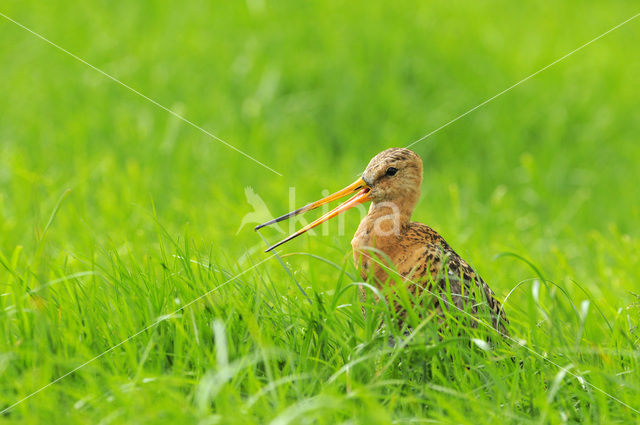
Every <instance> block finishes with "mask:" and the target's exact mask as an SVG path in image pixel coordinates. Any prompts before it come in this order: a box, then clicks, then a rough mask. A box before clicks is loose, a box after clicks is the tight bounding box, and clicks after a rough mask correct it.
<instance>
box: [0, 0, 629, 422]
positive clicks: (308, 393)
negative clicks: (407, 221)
mask: <svg viewBox="0 0 640 425" xmlns="http://www.w3.org/2000/svg"><path fill="white" fill-rule="evenodd" d="M0 12H2V13H4V14H6V15H8V16H10V17H11V18H13V19H16V20H17V21H19V22H21V23H23V24H25V25H26V26H28V27H30V28H32V29H33V30H35V31H38V32H39V33H41V34H43V35H44V36H45V37H48V38H50V39H51V40H52V41H54V42H56V43H58V44H59V45H61V46H63V47H64V48H66V49H68V50H69V51H71V52H73V53H75V54H77V55H79V56H80V57H82V58H83V59H85V60H87V61H88V62H90V63H91V64H93V65H95V66H97V67H99V68H101V69H103V70H105V71H106V72H108V73H110V74H112V75H114V76H116V77H117V78H119V79H121V80H122V81H124V82H125V83H126V84H129V85H130V86H132V87H134V88H136V89H137V90H139V91H140V92H142V93H144V94H145V95H148V96H150V97H151V98H153V99H154V100H156V101H158V102H159V103H161V104H162V105H165V106H167V107H170V108H171V109H173V110H175V111H177V112H178V113H180V114H183V115H184V116H185V117H187V118H188V119H189V120H191V121H193V122H194V123H197V124H198V125H200V126H202V127H203V128H205V129H207V130H209V131H211V132H212V133H214V134H216V135H217V136H219V137H221V138H222V139H224V140H226V141H228V142H229V143H231V144H233V145H234V146H237V147H238V148H240V149H242V150H244V151H246V152H248V153H250V154H251V155H253V156H255V157H256V158H257V159H259V160H260V161H263V162H265V163H266V164H267V165H269V166H270V167H273V168H274V169H275V170H278V171H279V172H281V173H282V174H283V176H282V177H280V176H278V175H276V174H273V173H271V172H270V171H268V170H266V169H264V168H262V167H260V166H259V165H256V164H255V163H252V162H250V161H248V160H247V159H246V158H244V157H242V156H241V155H238V154H237V153H235V152H234V151H232V150H230V149H228V148H225V147H224V146H222V145H221V144H220V143H219V142H216V141H215V140H212V139H211V138H209V137H208V136H206V135H204V134H202V133H201V132H199V131H197V130H196V129H194V128H192V127H190V126H188V125H186V124H185V123H183V122H181V121H179V120H177V119H176V118H175V117H172V116H171V115H169V114H167V113H166V112H165V111H163V110H161V109H159V108H157V107H155V106H153V105H152V104H151V103H149V102H148V101H146V100H144V99H142V98H140V97H138V96H136V95H135V94H133V93H131V92H130V91H128V90H126V89H125V88H123V87H122V86H119V85H117V84H115V83H114V82H113V81H110V80H108V79H106V78H105V77H104V76H102V75H100V74H98V73H96V72H95V71H93V70H91V69H90V68H88V67H86V66H85V65H83V64H81V63H79V62H78V61H75V60H74V59H72V58H71V57H69V56H67V55H64V54H63V53H61V52H59V51H58V50H56V49H54V48H53V47H51V46H50V45H48V44H46V43H44V42H43V41H41V40H39V39H37V38H36V37H34V36H33V35H30V34H29V33H27V32H26V31H24V30H22V29H20V28H19V27H17V26H16V25H14V24H12V23H10V22H8V21H6V20H4V19H3V18H1V19H0V39H2V40H3V43H1V44H0V58H2V67H1V68H0V93H2V96H0V112H1V113H0V329H1V330H0V409H3V408H4V407H7V406H10V405H12V404H13V403H15V402H17V401H18V400H20V399H22V398H23V397H25V396H27V395H29V394H31V393H33V392H34V391H36V390H38V389H40V388H42V387H43V386H45V385H47V384H48V383H49V382H51V381H53V380H54V379H56V378H58V377H60V376H63V375H64V374H66V373H68V372H69V371H72V370H73V369H74V368H76V367H78V366H80V365H82V364H83V363H84V362H86V361H88V360H90V359H92V358H94V357H95V356H98V355H100V354H101V353H103V352H105V350H108V349H109V348H110V347H113V346H115V345H116V344H118V343H120V342H122V341H125V340H126V342H125V343H123V344H121V345H119V346H117V347H115V348H114V349H113V350H111V351H109V352H107V353H106V354H104V355H102V356H101V357H99V358H97V359H96V360H95V361H92V362H91V363H89V364H87V365H86V366H83V367H82V368H80V369H79V370H77V371H75V372H74V373H72V374H70V375H69V376H67V377H65V378H64V379H62V380H60V381H59V382H56V383H55V384H53V385H51V386H49V387H47V388H45V389H43V390H42V391H41V392H39V393H37V394H35V395H34V396H33V397H31V398H29V399H27V400H25V401H24V402H22V403H20V404H18V405H16V406H15V407H13V408H12V409H11V410H10V411H8V412H6V413H4V414H3V415H0V423H27V424H28V423H43V422H46V423H65V424H75V423H105V424H106V423H188V422H197V423H202V424H209V423H211V424H212V423H225V424H226V423H274V424H284V423H317V424H323V423H327V424H334V423H342V422H355V423H423V422H425V423H430V422H445V423H474V424H476V423H495V422H496V421H499V422H501V423H502V422H504V423H632V422H635V421H637V420H638V416H637V414H636V412H634V411H633V410H632V409H631V408H629V407H625V406H624V405H623V404H621V403H619V402H617V401H615V400H613V399H612V398H611V397H608V396H607V395H605V394H603V393H602V392H600V391H599V390H602V391H605V392H607V393H609V394H611V395H613V396H614V397H616V398H617V399H619V400H620V401H621V402H623V403H625V404H627V405H629V406H631V407H632V408H635V409H640V385H639V384H638V382H640V369H639V368H640V364H639V357H640V356H639V354H638V353H639V352H640V351H639V350H638V344H639V341H638V338H639V334H638V328H637V326H638V323H639V321H640V299H639V298H638V295H637V294H638V289H637V288H638V285H637V282H638V278H639V277H640V274H639V271H638V264H639V262H640V254H639V253H640V233H639V232H638V227H637V223H638V221H639V220H640V208H639V207H638V205H639V203H638V195H637V182H638V181H639V180H640V168H638V166H637V164H638V161H639V160H640V145H638V144H637V143H636V139H637V134H638V133H639V132H640V120H639V119H638V113H637V111H638V106H639V105H638V99H637V94H636V92H635V90H633V89H634V88H635V85H636V81H637V75H638V74H639V72H640V59H638V57H637V55H634V54H633V53H634V52H635V50H634V46H637V45H638V42H639V41H640V32H639V31H638V26H639V25H640V21H632V22H630V23H628V24H627V25H625V26H623V27H622V28H620V29H618V30H616V31H615V32H613V33H611V34H609V35H607V36H606V37H605V38H603V39H601V40H599V41H597V42H595V43H593V44H592V45H590V46H588V47H587V48H585V49H584V50H581V51H580V52H578V53H576V54H575V55H573V56H571V57H569V58H568V59H566V60H564V61H563V62H561V63H559V64H557V65H555V66H553V67H552V68H549V69H548V70H546V71H545V72H543V73H541V74H539V75H537V76H536V77H535V78H533V79H531V80H529V81H527V82H526V83H524V84H522V85H521V86H518V87H517V88H515V89H513V90H512V91H510V92H508V93H507V94H505V95H503V96H501V97H500V98H498V99H496V100H494V101H493V102H491V103H489V104H487V105H486V106H484V107H483V108H482V109H479V110H477V111H475V112H473V113H472V114H469V115H468V116H466V117H464V118H463V119H461V120H459V121H457V122H456V123H454V124H452V125H451V126H448V127H447V128H445V129H443V130H441V131H439V132H438V133H436V134H434V135H433V136H431V137H429V138H428V139H427V140H425V141H423V142H421V143H419V144H417V145H416V146H414V149H415V150H416V152H418V153H419V154H420V155H421V156H422V157H423V159H424V161H425V182H424V187H423V196H422V199H421V202H420V203H419V206H418V208H417V210H416V212H415V214H414V217H415V219H416V220H419V221H422V222H425V223H427V224H429V225H431V226H432V227H434V228H435V229H437V230H438V231H439V232H441V233H442V234H443V235H444V236H445V238H446V239H447V240H448V241H449V242H450V243H451V244H452V246H453V247H454V248H455V249H456V250H457V251H458V252H459V253H460V254H461V255H462V256H463V257H464V258H466V259H467V260H469V261H470V262H471V263H472V264H473V266H474V267H475V268H476V269H477V270H478V271H479V272H480V274H481V275H482V276H483V277H484V279H485V280H486V281H487V282H488V283H489V284H490V285H491V287H492V288H493V289H494V291H495V292H496V294H497V295H498V296H499V297H500V298H501V299H503V300H505V299H506V301H505V303H504V304H505V308H506V311H507V314H508V315H509V318H510V320H511V328H510V330H511V334H512V335H513V337H514V338H515V339H516V340H518V341H520V340H522V341H524V342H526V345H525V346H524V347H523V346H521V345H519V344H517V343H514V342H513V341H508V340H507V341H504V342H498V343H495V344H493V345H486V344H484V343H483V342H484V341H485V339H486V338H487V336H488V332H490V331H488V330H486V329H484V328H483V327H481V326H480V327H478V328H468V326H466V325H465V324H464V323H462V322H456V318H455V317H451V318H450V323H451V328H450V329H449V331H448V332H449V333H448V334H447V333H446V332H445V334H444V335H442V336H440V337H438V336H437V335H436V333H437V329H438V326H437V323H435V322H434V321H433V319H430V318H429V317H423V318H415V319H414V320H415V322H414V323H413V324H414V326H416V327H419V329H420V331H419V332H417V333H416V335H415V336H414V337H413V338H412V339H408V340H406V339H405V340H403V343H402V344H400V345H397V346H396V347H394V348H392V347H390V346H389V344H388V333H389V332H391V333H394V332H396V334H397V333H398V332H400V330H397V329H394V327H393V326H392V325H389V326H387V327H386V328H384V329H385V330H384V331H382V330H380V329H379V324H380V323H381V322H386V323H390V318H391V315H392V313H391V312H390V311H389V309H388V308H387V307H386V306H385V304H383V303H375V302H373V301H372V300H371V298H370V297H369V299H368V300H367V301H366V302H364V304H362V303H361V302H360V301H359V298H358V290H359V288H360V287H362V286H363V285H364V284H363V283H362V282H359V279H358V278H357V276H358V272H357V270H354V268H353V265H352V263H351V253H350V245H349V241H350V238H351V233H352V231H353V230H355V227H356V226H357V222H358V219H359V217H358V214H357V213H354V214H348V215H347V217H345V225H344V228H345V229H346V230H345V232H340V231H339V229H338V225H337V224H335V223H334V224H332V225H331V226H330V227H329V232H328V233H329V235H325V236H322V235H318V236H312V237H304V238H300V239H298V240H295V241H292V242H291V243H289V244H287V245H284V246H283V248H282V250H281V251H280V253H281V256H282V260H283V262H284V264H285V265H286V268H283V267H282V265H281V264H280V263H279V262H278V260H277V259H276V258H275V257H269V255H268V254H263V253H262V252H261V251H262V249H263V248H264V247H265V246H266V245H265V242H264V241H262V240H261V239H260V238H259V237H258V235H256V234H255V233H254V232H253V231H252V229H251V227H252V226H251V225H247V226H245V227H243V228H242V229H240V230H239V231H238V228H239V227H240V223H241V220H242V217H243V216H244V215H245V214H246V213H249V212H251V211H252V207H251V206H250V205H249V204H248V203H247V202H246V199H245V188H247V187H252V188H253V190H254V191H255V193H257V194H258V195H259V196H260V197H261V198H262V199H263V200H264V201H265V202H266V204H267V205H268V206H269V209H270V211H271V212H272V213H273V214H278V213H283V212H285V211H288V210H289V205H288V187H290V186H291V187H293V186H295V188H296V204H297V205H301V204H304V203H305V202H308V201H310V200H314V199H317V198H318V197H319V195H320V194H321V192H322V191H323V190H330V191H333V190H336V189H339V188H341V187H343V186H344V185H346V184H348V183H350V182H351V181H353V180H354V176H355V175H356V174H357V173H358V172H361V171H362V169H363V168H364V166H365V165H366V163H367V162H368V160H369V158H370V157H371V156H373V155H374V154H375V153H377V152H378V151H380V150H382V149H384V148H386V147H389V146H404V145H407V144H409V143H410V142H412V141H413V140H416V139H418V138H420V137H421V136H423V135H424V134H426V133H428V132H430V131H431V130H433V129H435V128H437V127H439V126H440V125H442V124H443V123H445V122H447V121H449V120H451V119H452V118H454V117H456V116H458V115H459V114H461V113H463V112H465V111H467V110H468V109H470V108H472V107H473V106H475V105H477V104H479V103H480V102H482V101H484V100H485V99H487V98H489V97H491V96H493V95H494V94H496V93H498V92H499V91H501V90H503V89H504V88H506V87H508V86H509V85H511V84H513V83H514V82H516V81H518V80H520V79H521V78H523V77H525V76H527V75H529V74H531V73H532V72H534V71H536V70H538V69H540V68H542V67H543V66H546V65H547V64H549V63H551V62H553V61H554V60H555V59H557V58H558V57H560V56H562V55H564V54H565V53H567V52H569V51H571V50H573V49H574V48H576V47H578V46H580V45H582V44H583V43H585V42H587V41H589V40H591V39H592V38H594V37H595V36H597V35H599V34H601V33H603V32H604V31H606V30H608V29H609V28H611V27H613V26H614V25H617V24H618V23H620V22H622V21H623V20H625V19H627V18H629V17H630V16H632V15H634V14H636V13H638V10H637V6H636V5H635V3H634V2H631V1H620V2H615V3H611V2H604V1H588V2H586V3H585V2H577V1H568V2H563V3H562V4H551V3H549V4H546V3H525V4H522V3H517V4H516V3H513V2H508V1H497V0H496V1H490V2H485V3H478V2H469V1H456V2H454V3H451V2H443V1H436V2H429V3H423V2H420V3H415V4H411V5H408V4H407V5H404V6H403V7H401V8H392V7H390V6H389V5H387V4H385V3H382V2H362V1H357V2H350V3H349V4H344V3H341V2H333V1H329V2H316V3H299V2H291V1H285V2H278V3H272V2H265V3H263V2H261V1H255V0H254V1H247V2H246V3H245V2H242V3H241V2H234V3H227V4H218V3H209V2H190V3H188V4H185V5H177V4H168V3H164V2H160V1H146V2H128V3H122V4H112V3H111V2H104V1H95V0H92V1H90V2H88V3H86V2H85V3H82V4H79V5H76V6H75V7H73V8H69V7H68V5H67V4H66V3H64V2H62V1H59V0H55V1H52V2H47V3H46V4H44V3H42V2H34V1H20V2H18V1H14V0H8V1H5V2H3V4H2V6H0ZM299 225H300V223H298V224H297V226H299ZM263 234H264V237H265V238H267V240H268V241H270V242H273V241H276V240H277V239H278V238H279V237H280V236H281V234H280V233H278V232H277V231H275V230H265V231H264V233H263ZM298 284H299V285H300V287H301V288H302V289H303V290H304V292H305V293H306V296H305V295H304V294H303V293H302V291H300V289H299V288H298ZM307 296H308V299H309V300H310V301H311V303H309V302H308V300H307ZM194 300H196V301H195V302H192V301H194ZM362 308H364V309H365V310H366V311H367V315H366V317H364V318H363V316H362V313H361V309H362ZM147 327H148V329H146V330H144V331H143V332H140V331H141V330H143V329H145V328H147ZM138 332H140V333H139V334H137V333H138ZM400 333H401V332H400ZM458 333H460V335H458ZM132 335H136V336H135V337H134V338H131V339H130V340H128V338H130V337H131V336H132ZM527 348H530V349H531V350H534V351H535V352H536V353H539V354H541V355H542V356H543V358H541V357H539V356H538V355H536V354H534V353H533V352H532V351H529V350H528V349H527ZM558 366H560V367H558ZM596 388H597V389H596ZM598 389H599V390H598Z"/></svg>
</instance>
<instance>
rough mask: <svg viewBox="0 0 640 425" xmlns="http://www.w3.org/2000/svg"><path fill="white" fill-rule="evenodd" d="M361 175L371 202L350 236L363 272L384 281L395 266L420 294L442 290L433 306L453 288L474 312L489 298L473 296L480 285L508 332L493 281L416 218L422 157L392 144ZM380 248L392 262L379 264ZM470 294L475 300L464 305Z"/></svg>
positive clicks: (453, 296) (498, 325) (494, 319)
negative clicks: (391, 171) (491, 285)
mask: <svg viewBox="0 0 640 425" xmlns="http://www.w3.org/2000/svg"><path fill="white" fill-rule="evenodd" d="M390 167H393V168H395V169H397V172H396V173H395V174H394V175H392V176H389V175H387V170H388V169H389V168H390ZM362 177H363V180H364V181H365V182H367V184H368V185H369V186H370V187H371V193H370V198H371V200H372V204H371V207H370V209H369V213H368V214H367V216H366V217H365V218H364V219H363V220H362V222H361V223H360V226H359V227H358V230H357V231H356V233H355V235H354V237H353V240H352V241H351V245H352V247H353V254H354V260H355V262H356V265H357V266H359V268H360V271H361V275H362V278H363V279H368V280H373V281H374V282H375V283H376V284H377V285H380V286H381V285H384V284H387V283H392V282H393V278H395V277H396V276H393V272H391V271H390V267H389V266H391V267H392V268H394V269H395V270H396V271H397V273H398V274H400V275H401V276H402V277H403V278H405V279H406V280H407V281H408V285H409V290H410V291H411V292H412V293H414V294H416V297H417V298H419V293H420V292H422V291H423V290H424V289H425V288H426V289H427V290H429V291H430V292H433V293H435V294H436V296H437V298H436V299H435V300H434V303H433V306H434V308H436V309H441V308H442V307H443V305H442V304H446V302H443V301H442V298H444V299H447V300H448V297H447V295H445V292H447V291H448V290H450V293H451V300H452V301H453V302H454V303H455V305H456V307H458V308H460V309H466V310H469V312H470V313H471V314H476V313H477V311H478V307H479V306H480V305H481V303H482V302H484V301H485V300H478V299H474V298H473V297H474V295H475V294H477V293H478V292H479V291H475V289H481V292H480V293H481V294H483V295H484V298H486V302H487V303H488V304H489V307H490V311H491V312H492V322H493V323H492V324H493V326H494V327H495V328H496V329H498V330H499V331H501V332H502V333H504V334H506V329H505V326H506V324H507V323H508V321H507V318H506V316H505V313H504V311H503V310H502V308H501V306H500V303H499V302H498V300H496V298H495V295H494V293H493V291H492V290H491V289H490V288H489V286H488V285H487V284H486V283H485V282H484V281H483V280H482V278H481V277H480V276H479V275H478V274H477V273H476V272H475V271H474V270H473V269H472V268H471V267H470V266H469V264H467V262H466V261H464V260H463V259H462V258H461V257H460V256H459V255H458V254H457V253H456V252H455V251H454V250H453V249H452V248H451V246H449V244H448V243H447V242H446V241H445V240H444V238H443V237H442V236H440V235H439V234H438V233H437V232H436V231H435V230H433V229H432V228H430V227H429V226H427V225H425V224H422V223H417V222H412V221H411V215H412V212H413V209H414V207H415V205H416V203H417V201H418V198H419V196H420V186H421V183H422V160H421V159H420V157H419V156H418V155H416V154H415V153H414V152H412V151H410V150H408V149H403V148H391V149H387V150H385V151H383V152H381V153H379V154H378V155H376V156H375V157H374V158H373V159H372V160H371V162H370V163H369V165H368V166H367V168H366V169H365V171H364V173H363V176H362ZM371 248H374V250H372V249H371ZM375 250H379V251H381V252H382V253H384V254H385V256H386V257H388V259H389V260H390V261H391V262H392V265H380V264H379V262H380V261H382V258H383V256H375V254H374V252H375ZM372 257H378V258H376V260H374V258H372ZM390 274H391V275H392V276H390ZM467 299H469V300H470V301H471V302H470V304H468V305H465V304H466V303H465V300H467ZM444 307H447V305H444ZM473 323H475V322H473Z"/></svg>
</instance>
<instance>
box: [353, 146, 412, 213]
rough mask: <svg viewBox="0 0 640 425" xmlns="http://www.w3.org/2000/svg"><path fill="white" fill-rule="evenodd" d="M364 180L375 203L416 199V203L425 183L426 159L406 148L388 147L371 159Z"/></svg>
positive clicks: (363, 175) (402, 201)
mask: <svg viewBox="0 0 640 425" xmlns="http://www.w3.org/2000/svg"><path fill="white" fill-rule="evenodd" d="M362 180H363V181H364V182H365V184H366V185H367V187H369V188H370V193H369V198H370V199H371V200H372V201H373V202H374V203H376V202H396V203H404V202H407V201H413V202H414V205H415V202H416V201H417V199H418V196H419V195H420V185H421V184H422V159H420V157H419V156H418V155H417V154H416V153H415V152H413V151H410V150H409V149H405V148H390V149H387V150H384V151H382V152H380V153H379V154H377V155H376V156H374V157H373V158H372V159H371V161H370V162H369V165H367V168H365V170H364V173H362Z"/></svg>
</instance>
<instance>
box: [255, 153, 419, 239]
mask: <svg viewBox="0 0 640 425" xmlns="http://www.w3.org/2000/svg"><path fill="white" fill-rule="evenodd" d="M421 183H422V160H421V159H420V157H419V156H418V155H417V154H415V153H414V152H412V151H410V150H409V149H405V148H390V149H387V150H384V151H382V152H380V153H379V154H377V155H376V156H374V157H373V159H371V161H370V162H369V165H367V168H365V170H364V173H362V177H360V178H359V179H358V180H356V181H355V182H353V183H352V184H350V185H349V186H347V187H345V188H344V189H342V190H339V191H338V192H336V193H334V194H332V195H329V196H327V197H326V198H322V199H320V200H318V201H315V202H312V203H310V204H308V205H305V206H304V207H302V208H299V209H297V210H295V211H292V212H290V213H288V214H285V215H283V216H281V217H278V218H276V219H274V220H271V221H268V222H266V223H264V224H261V225H259V226H256V228H255V230H258V229H260V228H262V227H265V226H268V225H270V224H274V223H277V222H279V221H282V220H286V219H288V218H290V217H293V216H296V215H298V214H302V213H303V212H306V211H310V210H312V209H315V208H318V207H319V206H321V205H324V204H326V203H329V202H331V201H333V200H336V199H339V198H342V197H344V196H347V195H353V196H352V197H351V198H349V199H348V200H347V201H345V202H343V203H342V204H340V205H339V206H337V207H336V208H334V209H333V210H331V211H329V212H328V213H326V214H325V215H323V216H322V217H320V218H319V219H317V220H315V221H314V222H312V223H309V224H308V225H306V226H304V227H303V228H302V229H300V230H298V231H297V232H295V233H294V234H292V235H290V236H289V237H287V238H285V239H283V240H282V241H280V242H278V243H277V244H275V245H273V246H271V247H269V248H268V249H267V251H271V250H272V249H274V248H276V247H277V246H280V245H282V244H283V243H285V242H287V241H290V240H291V239H293V238H295V237H296V236H300V235H301V234H303V233H305V232H306V231H308V230H310V229H312V228H314V227H316V226H317V225H319V224H322V223H324V222H325V221H327V220H329V219H331V218H333V217H335V216H337V215H338V214H341V213H343V212H345V211H347V210H348V209H351V208H353V207H355V206H357V205H360V204H362V203H365V202H368V201H373V203H374V205H375V204H377V203H380V204H381V203H394V204H395V205H396V206H397V207H398V209H399V210H400V211H405V212H408V213H409V215H410V213H411V211H412V210H413V207H414V206H415V204H416V202H417V201H418V197H419V196H420V185H421Z"/></svg>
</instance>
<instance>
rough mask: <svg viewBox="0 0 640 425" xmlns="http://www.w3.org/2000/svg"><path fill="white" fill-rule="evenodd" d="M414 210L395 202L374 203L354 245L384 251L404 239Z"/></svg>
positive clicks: (361, 224) (362, 223) (357, 233)
mask: <svg viewBox="0 0 640 425" xmlns="http://www.w3.org/2000/svg"><path fill="white" fill-rule="evenodd" d="M412 210H413V209H412V208H411V209H409V208H402V206H401V205H398V204H397V203H393V202H373V203H372V204H371V207H370V208H369V213H368V214H367V215H366V217H365V218H364V219H362V221H361V222H360V226H358V230H357V231H356V234H355V236H354V238H353V241H352V244H353V245H354V247H355V246H358V247H375V248H378V249H382V250H384V247H385V246H387V245H392V244H393V243H395V241H397V240H398V238H399V237H402V235H403V233H404V232H405V231H406V228H407V227H408V225H409V222H410V221H411V213H412Z"/></svg>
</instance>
